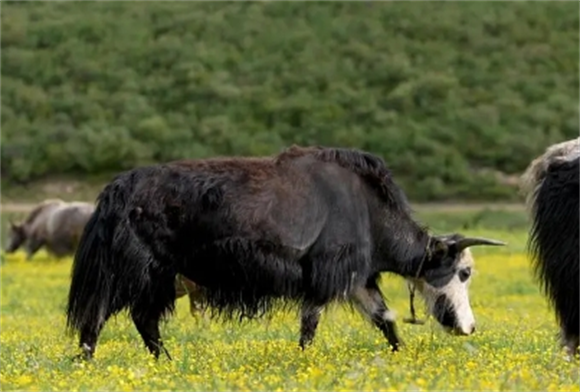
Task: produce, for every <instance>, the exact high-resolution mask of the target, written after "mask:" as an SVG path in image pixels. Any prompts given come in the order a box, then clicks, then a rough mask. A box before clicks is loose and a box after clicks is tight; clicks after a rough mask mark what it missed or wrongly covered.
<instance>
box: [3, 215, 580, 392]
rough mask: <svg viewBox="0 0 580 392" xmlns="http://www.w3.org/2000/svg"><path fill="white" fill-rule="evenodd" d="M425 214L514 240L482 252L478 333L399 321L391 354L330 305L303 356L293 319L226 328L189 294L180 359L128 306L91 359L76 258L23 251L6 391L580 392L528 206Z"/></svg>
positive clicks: (7, 296) (170, 334) (177, 341)
mask: <svg viewBox="0 0 580 392" xmlns="http://www.w3.org/2000/svg"><path fill="white" fill-rule="evenodd" d="M422 218H423V219H424V221H427V222H428V223H429V224H430V225H431V226H432V227H433V228H434V229H436V230H437V231H444V232H447V231H451V230H454V229H456V230H460V231H463V232H466V233H469V234H476V235H487V236H491V237H494V238H499V239H502V240H505V241H507V242H508V243H509V246H507V247H505V248H491V247H490V248H483V247H481V248H474V254H475V256H476V271H475V273H474V276H473V280H472V283H471V289H470V293H471V303H472V307H473V311H474V314H475V317H476V321H477V332H476V333H475V334H474V335H472V336H470V337H454V336H450V335H446V334H445V333H444V332H443V331H442V330H441V329H440V328H439V327H438V325H437V324H435V322H434V320H433V319H429V321H428V323H427V324H425V325H422V326H416V325H409V324H403V323H401V322H399V332H400V336H401V337H402V339H403V340H404V343H405V347H404V348H403V350H402V351H400V352H398V353H395V354H393V353H391V352H390V351H389V350H388V348H387V345H386V342H385V341H384V339H383V337H382V335H381V334H380V332H379V331H378V330H376V329H375V328H374V327H373V326H371V325H370V324H368V323H367V322H366V321H364V320H363V319H362V317H361V316H359V315H358V314H357V313H351V312H350V311H349V310H347V308H342V307H334V308H330V309H328V311H327V312H325V313H324V314H323V316H322V319H321V322H320V325H319V328H318V333H317V336H316V339H315V342H314V344H313V346H311V347H310V348H309V349H307V351H305V352H301V351H300V350H299V348H298V343H297V342H298V333H299V320H298V317H297V315H296V313H288V312H286V313H285V312H276V313H274V314H273V315H272V317H271V318H269V319H262V320H256V321H252V322H245V323H243V324H241V325H238V324H223V323H220V322H215V321H210V320H208V319H203V318H201V317H199V318H197V319H196V318H193V317H192V316H191V315H190V313H189V309H188V302H187V299H185V298H183V299H180V300H179V301H178V302H177V309H176V314H175V315H174V317H173V318H171V319H170V321H168V322H167V323H166V324H164V325H163V327H162V336H163V337H164V338H165V342H166V346H167V348H168V350H169V351H170V353H171V354H172V356H173V361H172V362H170V361H168V360H167V359H166V358H165V357H162V358H161V359H160V361H159V362H158V363H156V362H155V361H154V360H152V359H151V358H150V357H149V356H148V355H147V351H146V349H145V348H144V346H143V344H142V342H141V340H140V337H139V335H138V333H137V331H136V330H135V328H134V326H133V325H132V324H131V323H130V321H129V319H128V318H127V317H126V315H125V314H122V315H119V316H118V317H117V318H115V319H112V320H111V321H110V322H109V323H108V324H107V326H106V328H105V329H104V331H103V333H102V335H101V339H100V342H99V346H98V347H97V352H96V356H95V360H94V361H93V362H92V363H85V364H78V363H74V362H72V361H71V360H70V357H71V356H72V355H73V354H76V353H77V349H76V343H77V341H76V338H75V339H73V338H71V337H68V336H66V335H65V332H64V325H65V324H64V323H65V319H64V306H65V301H66V295H67V290H68V284H69V273H70V266H71V260H70V259H67V260H63V261H56V260H51V259H50V258H48V257H47V256H46V255H45V254H39V255H37V257H36V258H35V259H34V260H33V261H32V262H25V261H24V260H23V256H22V254H15V255H10V256H7V257H6V256H5V258H4V262H3V264H2V266H1V267H0V268H1V274H2V285H1V298H0V299H1V311H2V313H1V319H0V324H1V325H0V327H1V330H0V359H1V361H2V362H1V363H2V366H0V389H2V390H27V391H30V390H41V391H45V390H46V391H48V390H63V391H64V390H72V391H75V390H103V391H104V390H108V391H113V390H114V391H123V390H135V391H137V390H141V391H143V390H167V391H169V390H171V391H176V390H183V391H185V390H187V391H192V390H193V391H208V390H261V391H266V390H267V391H290V390H300V391H304V390H333V391H341V390H353V391H354V390H375V391H377V390H380V391H388V390H392V391H395V390H397V391H423V390H457V391H459V390H461V391H466V390H493V391H501V390H510V391H512V390H520V391H532V390H534V391H536V390H537V391H540V390H542V391H579V390H580V387H579V385H578V384H579V381H580V376H579V368H578V362H577V361H576V362H574V361H572V362H568V361H566V360H565V357H564V355H563V354H562V353H561V351H560V350H559V348H558V345H557V338H556V333H557V328H556V323H555V321H554V317H553V314H552V312H551V310H550V308H549V307H548V306H547V304H546V301H545V299H544V297H543V296H542V295H541V294H540V293H539V290H538V288H537V285H536V284H535V283H534V281H533V279H532V275H531V273H530V268H529V261H528V259H527V257H526V255H525V253H524V247H525V241H526V232H525V227H526V221H525V217H524V216H523V215H522V213H520V212H511V213H508V212H505V211H484V212H478V213H471V214H455V215H451V214H445V213H437V214H430V213H429V212H424V213H423V214H422ZM5 225H6V216H5V215H4V216H3V217H2V228H3V229H4V228H5ZM3 233H5V231H4V230H3ZM3 235H4V234H3ZM382 286H383V288H384V292H385V294H386V296H387V298H388V300H389V304H390V306H391V308H392V309H394V310H395V311H396V312H397V314H398V315H399V317H398V318H399V319H402V318H403V317H407V316H408V313H409V310H408V295H407V291H406V286H405V284H404V282H403V281H402V280H401V279H400V278H397V277H393V276H385V277H384V278H383V281H382ZM419 309H420V311H419V315H420V317H423V316H424V312H423V309H422V308H421V307H420V308H419Z"/></svg>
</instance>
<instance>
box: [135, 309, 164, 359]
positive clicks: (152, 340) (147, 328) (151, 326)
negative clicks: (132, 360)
mask: <svg viewBox="0 0 580 392" xmlns="http://www.w3.org/2000/svg"><path fill="white" fill-rule="evenodd" d="M131 317H132V318H133V322H134V323H135V327H137V331H139V334H140V335H141V338H142V339H143V342H144V343H145V346H146V347H147V349H148V350H149V352H150V353H151V354H153V356H154V357H155V359H159V354H160V353H161V350H163V352H164V353H165V355H167V358H169V360H172V358H171V355H169V352H168V351H167V349H166V348H165V347H164V346H163V341H162V339H161V333H160V332H159V321H160V319H161V315H160V314H154V313H146V314H139V315H137V314H132V315H131Z"/></svg>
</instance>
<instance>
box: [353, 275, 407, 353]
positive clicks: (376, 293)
mask: <svg viewBox="0 0 580 392" xmlns="http://www.w3.org/2000/svg"><path fill="white" fill-rule="evenodd" d="M352 302H353V303H354V305H355V306H356V308H357V309H358V310H359V312H360V313H361V314H363V315H364V316H366V317H367V318H369V319H370V320H371V321H372V322H373V324H374V325H375V326H376V327H377V328H378V329H380V330H381V332H382V333H383V335H384V336H385V338H386V339H387V341H388V342H389V344H390V345H391V347H392V351H398V350H399V346H400V345H401V341H400V339H399V337H398V334H397V328H396V324H395V317H394V315H393V313H392V311H391V310H389V308H388V307H387V305H386V303H385V300H384V298H383V295H382V293H381V290H380V288H379V286H378V284H377V282H376V280H374V279H370V280H369V281H368V282H367V284H366V286H365V287H360V288H358V289H356V290H355V291H354V293H353V295H352Z"/></svg>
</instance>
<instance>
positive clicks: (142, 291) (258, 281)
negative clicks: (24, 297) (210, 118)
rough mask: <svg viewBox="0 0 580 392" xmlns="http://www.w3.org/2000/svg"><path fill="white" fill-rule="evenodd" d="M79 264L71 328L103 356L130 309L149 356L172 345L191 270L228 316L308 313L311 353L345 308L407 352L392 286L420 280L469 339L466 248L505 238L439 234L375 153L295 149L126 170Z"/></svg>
mask: <svg viewBox="0 0 580 392" xmlns="http://www.w3.org/2000/svg"><path fill="white" fill-rule="evenodd" d="M97 203H98V204H97V209H96V212H95V214H94V215H93V217H92V218H91V220H90V221H89V223H88V224H87V226H86V228H85V231H84V233H83V237H82V239H81V244H80V247H79V250H78V252H77V254H76V256H75V259H74V263H73V268H72V281H71V285H70V292H69V299H68V306H67V330H68V331H71V332H72V331H76V332H78V333H79V334H80V347H81V349H82V354H81V356H82V357H84V358H91V357H92V356H93V355H94V352H95V347H96V344H97V340H98V336H99V334H100V332H101V329H102V328H103V325H104V324H105V322H106V321H107V319H109V317H111V316H112V315H114V314H116V313H118V312H120V311H121V310H123V309H128V310H129V313H130V315H131V318H132V320H133V322H134V323H135V326H136V328H137V330H138V331H139V333H140V335H141V337H142V339H143V341H144V343H145V345H146V347H147V348H148V349H149V351H150V352H151V353H152V354H153V355H154V356H155V357H156V358H158V357H159V354H160V352H161V351H162V350H163V351H164V352H165V353H166V355H167V356H168V357H169V358H170V356H169V353H168V352H167V350H166V349H165V348H164V346H163V343H162V339H161V336H160V331H159V322H160V320H161V319H162V318H164V317H166V316H168V315H169V314H170V313H171V312H172V311H173V309H174V302H175V290H170V289H169V287H170V284H169V283H170V282H172V281H173V280H174V279H175V276H176V274H178V273H180V274H182V275H183V276H185V277H186V278H188V279H190V280H191V281H193V282H195V283H196V284H198V285H200V286H202V287H203V288H204V294H205V295H204V296H203V301H204V302H205V305H207V306H208V308H210V309H212V310H215V311H217V313H218V314H220V315H222V316H224V317H225V318H231V317H234V316H238V317H239V318H240V319H241V318H244V317H246V318H253V317H256V316H259V315H263V314H264V313H265V312H267V311H268V310H269V309H270V308H271V306H272V305H273V304H274V303H280V304H297V305H298V306H300V311H301V329H300V340H299V345H300V347H302V349H303V350H304V348H305V347H306V346H307V345H309V344H310V343H311V342H312V341H313V339H314V336H315V332H316V328H317V325H318V321H319V318H320V314H321V312H322V310H323V309H324V308H325V306H327V304H329V303H330V302H331V301H335V300H336V301H345V302H348V303H350V304H353V305H355V306H356V307H357V308H358V309H359V310H360V312H361V313H362V314H364V315H366V316H367V317H368V318H369V319H370V320H371V321H372V322H373V323H374V325H375V326H376V327H377V328H378V329H379V330H380V331H382V333H383V334H384V336H385V338H386V339H387V341H388V343H389V344H390V346H391V347H392V349H393V350H397V349H398V347H399V345H400V340H399V337H398V333H397V331H396V325H395V321H394V317H393V315H392V312H391V311H390V310H389V308H388V307H387V305H386V304H385V301H384V299H383V295H382V293H381V290H380V289H379V284H378V279H379V276H380V274H381V273H382V272H391V273H394V274H397V275H399V276H402V277H404V278H407V279H409V280H410V281H412V282H413V284H415V285H416V287H418V289H419V291H420V293H422V294H423V296H424V297H425V299H426V301H427V303H428V304H430V306H429V309H430V311H431V313H432V314H433V315H434V317H435V318H436V319H437V320H438V322H439V323H440V324H441V325H443V326H444V327H445V328H446V329H447V330H448V331H449V332H451V333H457V334H463V335H469V334H471V333H472V332H473V331H474V330H475V321H474V318H473V314H472V311H471V307H470V304H469V299H468V295H467V282H468V280H469V278H470V272H471V269H470V265H469V264H468V263H469V262H470V260H471V259H470V258H469V257H464V254H465V253H464V252H465V250H466V249H467V248H468V247H470V246H474V245H503V243H502V242H499V241H495V240H490V239H483V238H465V237H464V236H462V235H460V234H453V235H445V236H433V235H430V234H429V233H428V231H427V229H426V228H425V227H422V226H421V225H420V224H418V223H417V222H416V221H415V220H413V218H412V217H411V211H410V207H409V204H408V202H407V199H406V196H405V194H404V192H403V191H402V190H401V189H400V188H399V187H398V186H397V185H396V184H395V182H394V181H393V178H392V177H391V173H390V172H389V170H388V169H387V167H386V166H385V163H384V161H383V160H382V159H381V158H379V157H377V156H375V155H372V154H370V153H367V152H363V151H358V150H352V149H343V148H323V147H298V146H293V147H290V148H288V149H286V150H285V151H283V152H281V153H280V154H279V155H277V156H273V157H260V158H250V157H229V158H212V159H200V160H182V161H175V162H170V163H167V164H159V165H152V166H147V167H141V168H137V169H133V170H130V171H127V172H125V173H122V174H119V175H118V176H117V177H115V178H114V179H113V180H112V181H111V183H109V184H108V185H107V186H106V187H105V188H104V189H103V191H102V192H101V194H100V195H99V197H98V201H97Z"/></svg>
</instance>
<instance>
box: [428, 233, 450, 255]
mask: <svg viewBox="0 0 580 392" xmlns="http://www.w3.org/2000/svg"><path fill="white" fill-rule="evenodd" d="M429 250H430V253H431V257H430V258H429V261H436V260H441V259H442V258H443V257H445V255H446V254H447V252H449V244H448V243H447V241H446V240H445V238H440V237H431V243H430V244H429Z"/></svg>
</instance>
